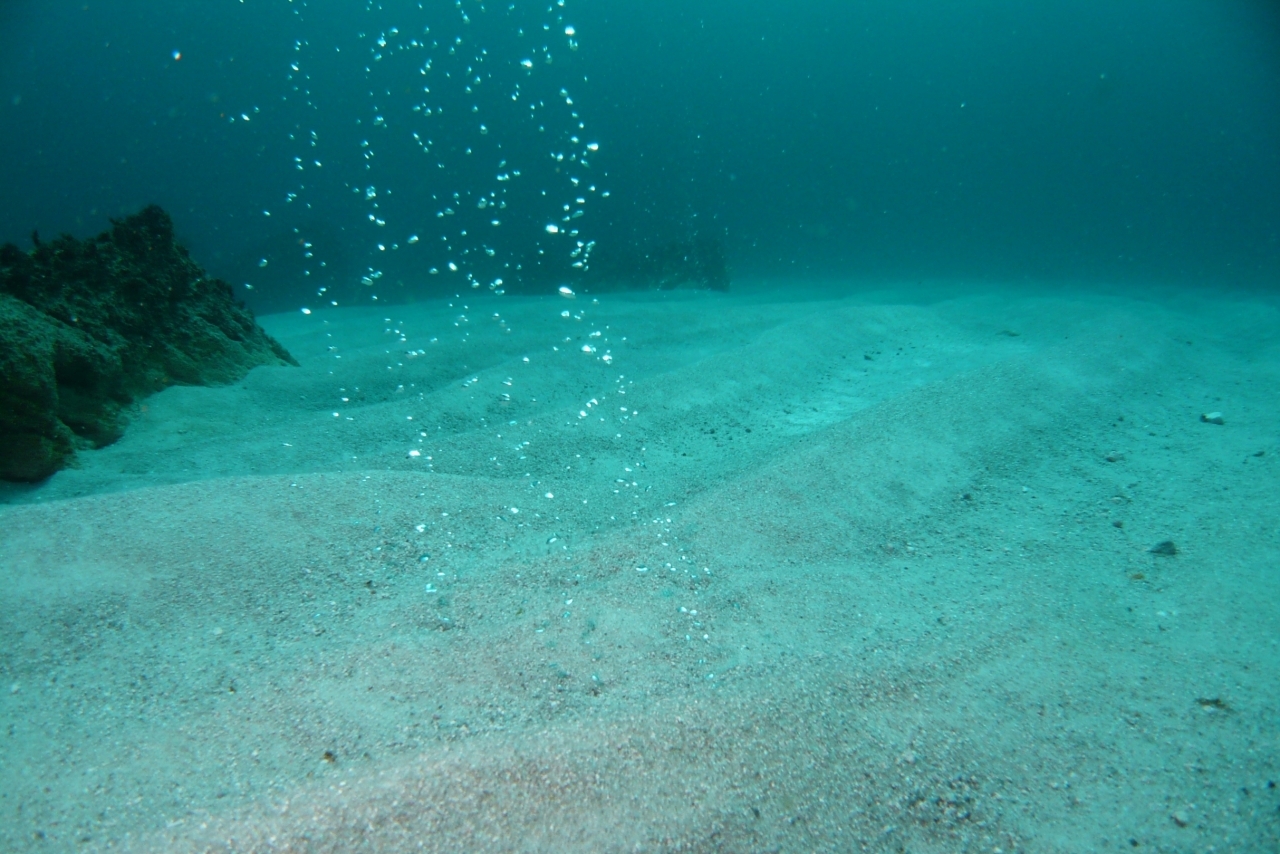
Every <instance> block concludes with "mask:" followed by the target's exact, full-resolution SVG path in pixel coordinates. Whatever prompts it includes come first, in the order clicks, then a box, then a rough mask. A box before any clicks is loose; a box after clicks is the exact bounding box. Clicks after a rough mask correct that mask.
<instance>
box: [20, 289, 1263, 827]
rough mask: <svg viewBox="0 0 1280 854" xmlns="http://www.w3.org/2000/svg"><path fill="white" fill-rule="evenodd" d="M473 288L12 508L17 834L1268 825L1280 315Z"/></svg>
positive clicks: (192, 396) (178, 418)
mask: <svg viewBox="0 0 1280 854" xmlns="http://www.w3.org/2000/svg"><path fill="white" fill-rule="evenodd" d="M453 302H454V305H452V306H450V305H449V304H448V303H447V302H446V303H429V304H423V305H420V306H409V307H396V308H394V309H387V310H372V309H349V310H339V311H334V312H330V313H317V314H315V315H312V316H309V317H303V316H296V317H295V316H288V317H283V316H282V317H272V318H266V319H264V326H266V328H267V329H268V331H269V332H270V333H271V334H272V335H274V336H275V337H276V338H278V339H279V340H280V341H281V342H282V343H283V344H284V345H285V346H286V347H287V348H288V349H289V350H290V351H291V352H292V353H294V355H295V356H297V357H298V359H299V360H300V362H301V363H302V367H301V368H298V369H284V368H280V369H258V370H256V371H254V372H253V373H252V374H251V375H250V376H249V378H247V379H246V380H245V381H244V382H243V383H241V384H239V385H237V386H234V387H228V388H223V389H171V390H169V391H167V392H165V393H163V394H161V395H159V396H157V397H155V398H153V399H152V400H151V401H149V403H148V406H147V409H146V411H145V412H142V413H140V414H139V415H138V418H137V420H136V421H135V423H134V424H133V426H132V427H131V429H130V431H129V434H128V435H127V436H126V438H125V439H124V440H122V441H121V442H120V443H118V444H117V445H115V446H112V447H110V448H107V449H104V450H103V451H101V452H97V453H94V454H87V455H85V457H86V458H85V461H84V465H83V467H82V468H81V469H79V470H74V471H68V472H64V473H61V474H59V475H58V476H57V477H55V478H54V479H53V480H52V481H50V482H49V483H48V484H46V485H45V486H44V487H42V488H40V489H38V490H34V491H26V492H16V491H15V492H11V493H10V494H9V498H10V500H11V501H12V502H13V503H11V504H10V505H9V506H7V507H5V508H3V509H0V568H2V570H0V571H2V572H3V579H4V583H3V585H2V586H0V595H2V596H3V601H0V667H2V668H3V679H4V685H5V686H6V688H5V690H4V692H3V693H0V722H2V723H3V725H4V727H5V729H4V731H3V733H0V745H3V747H0V848H3V849H4V850H14V851H21V850H106V849H108V848H116V849H118V848H124V849H125V850H137V851H153V850H154V851H159V850H164V851H182V850H227V851H265V850H287V851H350V850H369V851H399V850H438V851H457V850H469V851H486V850H492V851H512V850H517V851H542V850H582V851H623V850H626V851H634V850H641V851H675V850H683V851H713V850H714V851H770V850H776V851H849V850H869V851H902V850H907V851H939V852H942V851H962V850H972V851H992V850H995V849H997V848H999V849H1001V850H1003V851H1063V852H1065V851H1081V850H1133V848H1134V843H1136V844H1137V845H1138V846H1139V847H1140V849H1141V850H1157V851H1162V850H1163V851H1189V850H1208V849H1209V848H1210V846H1216V849H1217V850H1220V851H1226V850H1241V851H1243V850H1259V851H1260V850H1275V849H1276V847H1277V845H1280V791H1277V788H1276V787H1275V784H1276V783H1277V782H1280V768H1277V755H1278V754H1277V750H1278V748H1280V721H1277V718H1276V716H1275V712H1274V710H1275V708H1276V707H1277V703H1278V701H1280V696H1278V695H1280V690H1278V689H1277V686H1278V685H1280V678H1278V677H1280V666H1278V665H1280V649H1278V648H1277V640H1278V639H1280V616H1278V608H1277V604H1278V603H1280V576H1278V575H1277V572H1276V569H1275V567H1276V565H1277V563H1276V559H1277V556H1278V555H1280V533H1277V531H1278V530H1280V477H1278V470H1277V466H1278V465H1280V446H1278V443H1277V441H1276V435H1277V434H1276V428H1277V424H1280V358H1278V356H1280V351H1278V348H1277V345H1278V343H1280V339H1278V337H1277V335H1278V333H1277V331H1276V330H1280V324H1278V323H1277V320H1278V319H1280V318H1278V317H1277V311H1276V308H1275V307H1274V306H1273V305H1271V304H1270V303H1268V302H1266V301H1263V300H1261V299H1259V298H1256V297H1247V296H1235V297H1231V298H1226V297H1220V298H1216V299H1209V298H1207V297H1196V296H1194V295H1187V294H1181V295H1180V294H1169V293H1165V294H1160V295H1138V294H1129V295H1118V294H1115V295H1099V294H1088V293H1083V292H1070V291H1066V290H1058V291H1055V292H1034V291H1030V290H1022V291H1012V290H1005V291H1001V292H994V291H985V292H983V291H972V292H965V291H959V292H953V293H950V294H944V293H934V294H922V293H920V292H915V293H892V292H887V293H886V292H882V293H877V294H870V293H864V294H862V295H858V296H852V297H850V296H844V297H840V296H835V295H832V294H831V293H821V292H811V293H808V294H806V295H804V296H803V297H801V296H798V295H797V294H796V293H794V292H793V293H790V294H784V293H782V292H779V291H772V290H768V289H755V290H752V289H748V290H746V292H744V293H738V294H733V295H728V296H726V295H709V294H670V295H660V296H659V295H642V296H631V297H611V298H608V299H602V300H601V301H600V303H598V304H596V303H592V302H590V301H587V300H578V301H574V302H569V301H563V300H486V301H479V302H476V303H474V304H473V303H471V302H468V301H464V300H456V301H453ZM464 305H465V306H466V307H465V308H464ZM566 310H567V311H569V312H570V314H569V316H568V317H562V316H561V314H560V313H561V312H562V311H566ZM578 317H580V318H581V319H578ZM388 318H389V319H388ZM592 333H599V334H598V335H595V336H593V335H592ZM584 346H585V347H588V348H594V349H593V350H592V351H590V352H585V351H584V350H583V347H584ZM419 351H421V352H419ZM605 355H608V356H610V359H609V360H608V361H606V360H604V359H603V358H602V357H603V356H605ZM526 359H527V361H526ZM504 396H505V397H504ZM343 398H346V400H343ZM623 407H625V409H624V408H623ZM1210 410H1220V411H1222V412H1223V413H1224V415H1225V417H1226V424H1225V425H1215V424H1206V423H1202V422H1201V421H1200V420H1199V416H1200V414H1201V413H1202V412H1206V411H1210ZM424 434H425V435H424ZM411 450H416V451H418V456H414V457H411V456H409V455H408V454H409V452H410V451H411ZM1165 539H1172V540H1173V541H1175V542H1176V543H1177V547H1178V551H1179V553H1178V554H1177V555H1176V556H1174V557H1162V556H1155V555H1152V554H1150V553H1149V551H1148V550H1149V549H1150V547H1151V546H1153V545H1154V544H1155V543H1157V542H1160V541H1162V540H1165ZM1269 783H1270V784H1271V785H1270V786H1269Z"/></svg>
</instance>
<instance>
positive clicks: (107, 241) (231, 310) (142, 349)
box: [0, 205, 297, 481]
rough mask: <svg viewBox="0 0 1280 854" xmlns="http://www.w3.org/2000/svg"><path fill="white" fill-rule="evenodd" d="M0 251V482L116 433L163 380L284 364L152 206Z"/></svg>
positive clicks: (203, 379)
mask: <svg viewBox="0 0 1280 854" xmlns="http://www.w3.org/2000/svg"><path fill="white" fill-rule="evenodd" d="M33 241H34V243H35V246H34V248H33V249H32V250H31V251H30V252H23V251H22V250H21V249H19V248H18V247H16V246H14V245H13V244H6V245H4V246H3V247H0V478H2V479H5V480H19V481H36V480H41V479H43V478H45V477H48V476H49V475H50V474H52V473H53V472H55V471H57V470H58V469H59V468H62V467H63V466H65V465H67V464H68V463H69V462H70V461H71V459H72V458H73V456H74V453H75V451H76V449H77V448H83V447H101V446H103V445H106V444H109V443H111V442H113V441H115V440H116V439H118V438H119V437H120V435H121V433H122V431H123V429H124V426H125V422H126V420H127V414H128V412H129V410H130V407H131V405H132V404H133V403H134V402H135V401H136V400H138V399H139V398H141V397H144V396H146V395H148V394H152V393H154V392H156V391H159V390H160V389H163V388H165V387H166V386H169V385H174V384H187V385H217V384H224V383H231V382H235V381H237V380H239V379H241V378H242V377H244V375H245V374H246V373H248V372H249V370H250V369H252V368H254V367H256V366H258V365H284V364H291V365H296V364H297V362H295V361H294V359H293V357H292V356H290V355H289V353H288V352H287V351H286V350H285V349H284V348H283V347H281V346H280V344H278V343H277V342H276V341H275V340H274V339H272V338H271V336H269V335H267V333H266V332H264V331H263V330H262V328H261V327H260V326H258V324H257V323H256V322H255V321H254V318H253V314H252V312H250V311H249V310H248V309H247V308H245V307H244V305H243V304H241V303H239V302H238V301H237V300H236V299H235V297H234V295H233V294H232V291H231V286H230V285H228V284H227V283H226V282H224V281H222V280H220V279H214V278H210V277H208V276H206V275H205V273H204V271H203V270H201V269H200V267H199V266H198V265H197V264H196V263H195V262H194V261H192V260H191V257H190V255H188V253H187V250H186V249H184V248H183V247H182V246H180V245H178V243H177V242H176V241H175V239H174V234H173V222H172V220H170V218H169V215H168V214H166V213H165V212H164V211H163V210H161V209H160V208H159V207H156V206H154V205H153V206H151V207H148V208H146V209H144V210H143V211H141V212H140V213H138V214H136V215H134V216H131V217H127V218H125V219H122V220H120V221H113V222H112V228H111V229H110V230H109V231H106V232H103V233H102V234H100V235H98V236H97V237H94V238H90V239H88V240H83V241H81V240H76V239H75V238H73V237H70V236H67V235H64V236H62V237H59V238H57V239H56V240H52V241H49V242H41V241H40V240H39V239H38V238H37V237H34V236H33Z"/></svg>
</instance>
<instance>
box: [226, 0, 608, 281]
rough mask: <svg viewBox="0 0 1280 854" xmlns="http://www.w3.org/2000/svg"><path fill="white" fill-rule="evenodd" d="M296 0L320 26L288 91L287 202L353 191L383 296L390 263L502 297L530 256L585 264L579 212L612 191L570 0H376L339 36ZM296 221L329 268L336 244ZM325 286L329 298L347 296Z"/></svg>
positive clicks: (355, 231) (357, 230) (368, 270)
mask: <svg viewBox="0 0 1280 854" xmlns="http://www.w3.org/2000/svg"><path fill="white" fill-rule="evenodd" d="M312 2H313V3H315V0H312ZM290 3H291V6H292V7H293V9H294V12H295V14H296V15H297V16H298V20H299V22H300V24H301V25H302V28H303V29H304V30H307V31H308V32H307V34H306V35H305V37H303V36H300V37H298V38H297V39H296V41H295V42H294V44H293V56H292V60H291V62H290V64H289V67H288V70H287V75H286V78H287V88H288V91H287V92H286V94H285V96H284V98H283V99H282V100H283V102H284V106H283V107H282V109H285V110H286V111H288V112H289V114H290V124H291V129H290V132H289V144H290V146H291V147H292V149H293V151H292V155H291V161H292V170H293V171H294V172H295V173H296V176H295V177H296V181H297V183H296V185H295V186H294V187H293V188H291V189H290V190H289V191H288V192H287V194H286V196H285V199H284V205H285V206H287V207H289V208H290V209H291V210H295V211H296V210H297V209H299V208H302V209H306V210H312V209H313V204H314V205H315V208H321V207H323V208H325V209H326V210H330V211H331V210H333V209H334V204H335V202H334V199H335V198H336V197H337V195H338V193H344V194H347V200H346V201H345V202H341V203H340V206H341V209H342V210H344V211H346V212H347V213H346V214H344V216H348V217H349V218H350V220H351V221H350V222H348V223H347V224H346V225H345V226H344V227H343V228H344V231H345V232H346V234H347V236H348V237H349V238H350V237H352V236H354V238H355V242H356V243H357V244H364V245H367V252H365V253H364V254H363V257H362V260H361V263H360V267H359V269H358V270H357V271H356V272H355V275H356V276H357V277H358V278H359V279H360V282H361V284H362V285H363V286H364V290H363V293H366V294H367V295H368V296H369V297H370V298H372V299H377V293H378V290H379V286H380V285H382V284H383V282H384V276H385V275H386V269H385V268H387V267H391V268H393V269H396V270H400V271H403V270H406V269H407V270H411V271H412V274H413V275H414V276H415V277H416V276H417V275H419V274H420V275H422V276H424V277H426V276H439V277H443V278H445V279H446V280H449V281H448V288H449V289H450V290H456V289H458V288H470V289H477V290H480V289H486V290H488V291H491V292H494V293H498V294H501V293H503V292H504V290H505V288H506V287H507V286H509V284H510V282H511V280H512V279H513V278H514V277H519V276H520V275H521V274H522V271H523V270H524V269H525V268H526V266H527V265H529V264H530V263H536V264H552V265H553V266H557V267H559V266H563V267H566V268H569V269H572V270H576V271H583V272H585V271H586V270H587V269H588V267H589V265H590V263H591V252H592V249H593V248H594V243H593V242H592V241H591V240H589V239H587V238H586V236H585V235H584V234H583V233H582V232H581V231H580V228H579V226H580V220H581V218H582V217H583V216H584V214H585V213H586V211H587V209H588V207H589V206H590V205H591V203H592V200H593V199H595V198H600V197H605V196H607V195H608V191H607V190H603V189H602V188H600V187H598V186H597V184H596V182H595V180H594V179H593V172H592V162H591V161H592V159H593V157H594V155H595V154H596V152H598V151H599V144H598V143H597V142H596V141H595V140H593V139H592V138H591V137H590V136H589V135H588V129H587V125H586V123H585V121H584V120H583V119H582V117H581V116H580V115H579V113H578V110H577V108H576V106H575V104H574V98H573V93H572V91H571V87H572V86H574V85H575V84H576V83H581V82H584V81H585V79H586V78H585V77H584V76H583V75H582V74H581V73H579V72H575V71H574V65H575V63H574V62H573V58H572V54H573V53H574V52H575V51H577V49H578V46H579V43H578V32H577V29H576V28H575V26H574V25H573V23H572V22H571V20H570V19H569V18H568V17H567V14H566V11H565V0H550V2H547V0H542V2H535V3H530V2H527V0H526V2H521V0H507V2H503V3H502V4H501V5H493V4H488V3H485V2H480V0H454V2H453V4H452V5H450V4H449V3H448V2H438V0H437V2H405V0H401V2H398V3H392V2H386V3H382V2H373V0H369V2H367V5H366V6H365V8H364V9H363V10H357V14H359V15H363V17H362V18H359V19H357V21H358V23H359V24H360V26H357V27H355V28H354V29H351V30H350V31H344V32H341V33H339V32H338V31H337V30H336V29H334V24H333V19H332V18H330V19H325V18H323V17H322V15H321V12H320V10H319V9H316V10H315V11H314V12H313V11H312V10H310V9H309V8H308V0H290ZM315 5H317V6H318V5H320V4H318V3H315ZM343 14H345V15H348V16H349V15H351V14H352V13H351V12H350V11H347V12H344V13H343ZM312 21H316V22H318V23H315V24H314V26H312ZM350 23H351V21H350V19H349V20H348V21H347V23H346V24H344V26H347V25H349V24H350ZM366 24H367V25H368V26H364V25H366ZM326 27H328V29H327V30H326V29H325V28H326ZM312 30H314V31H315V32H312ZM256 109H257V108H255V110H256ZM249 118H250V116H248V115H245V116H243V117H242V120H244V121H247V120H249ZM234 120H235V119H234V118H233V121H234ZM264 213H266V214H267V215H271V213H272V212H271V211H264ZM294 231H295V232H296V234H297V238H298V239H297V243H298V246H299V248H300V250H301V251H302V252H303V258H304V262H305V265H306V270H305V273H306V275H308V276H310V275H312V273H319V272H321V271H322V270H323V268H324V267H325V266H326V264H327V263H328V262H327V261H326V260H325V258H324V251H323V249H324V247H322V246H317V245H314V244H313V242H312V239H313V238H311V237H309V236H308V235H307V233H306V225H305V224H300V225H299V226H298V227H297V228H295V229H294ZM314 239H316V240H318V239H319V238H314ZM406 255H410V256H412V257H405V256H406ZM263 263H264V265H265V263H266V261H265V259H264V262H263ZM317 278H318V279H319V278H323V279H325V280H326V281H330V282H331V281H332V279H331V277H325V276H319V277H317ZM328 290H329V286H328V285H321V286H320V287H319V288H318V296H319V297H320V299H321V300H322V301H324V302H331V303H332V304H334V305H337V304H338V301H337V299H333V298H331V297H334V296H336V295H335V294H330V293H326V291H328Z"/></svg>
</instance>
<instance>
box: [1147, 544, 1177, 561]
mask: <svg viewBox="0 0 1280 854" xmlns="http://www.w3.org/2000/svg"><path fill="white" fill-rule="evenodd" d="M1147 551H1149V552H1151V553H1152V554H1153V555H1160V556H1161V557H1173V556H1174V555H1176V554H1177V553H1178V547H1177V546H1176V545H1174V542H1173V540H1161V541H1160V542H1158V543H1156V544H1155V545H1154V546H1152V547H1151V548H1149V549H1147Z"/></svg>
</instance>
